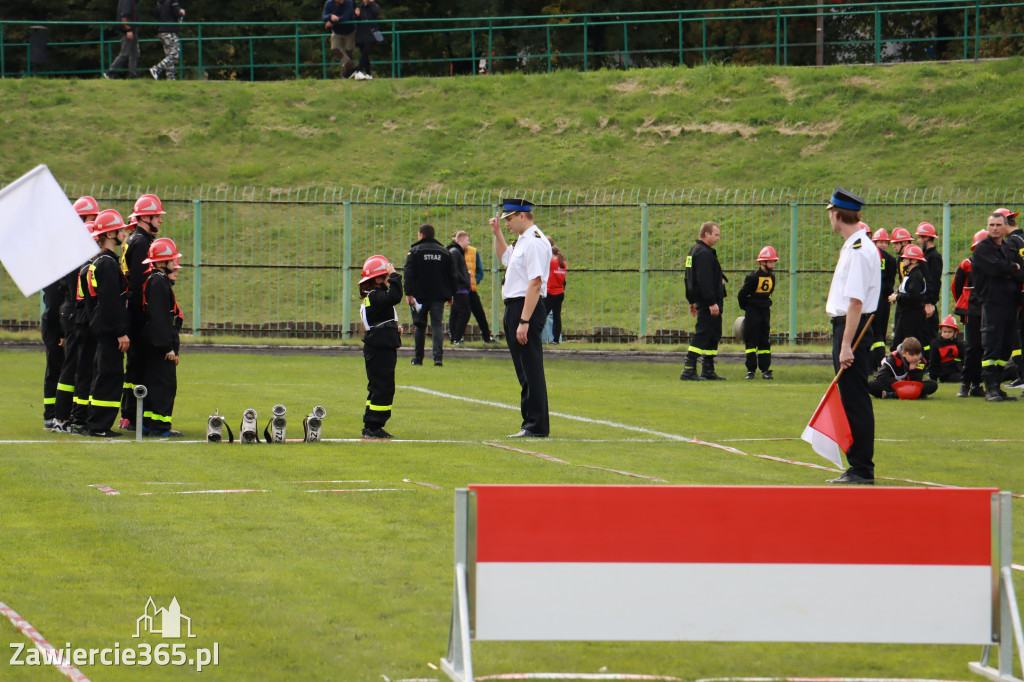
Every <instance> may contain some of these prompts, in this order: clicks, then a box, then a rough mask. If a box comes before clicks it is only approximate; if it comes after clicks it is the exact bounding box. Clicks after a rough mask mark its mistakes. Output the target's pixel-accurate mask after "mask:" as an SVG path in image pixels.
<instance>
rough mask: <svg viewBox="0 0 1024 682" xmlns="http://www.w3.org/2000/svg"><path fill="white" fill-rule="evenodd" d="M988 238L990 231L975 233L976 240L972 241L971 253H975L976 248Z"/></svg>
mask: <svg viewBox="0 0 1024 682" xmlns="http://www.w3.org/2000/svg"><path fill="white" fill-rule="evenodd" d="M987 238H988V230H978V231H977V232H975V233H974V239H973V240H972V241H971V251H974V247H975V246H977V245H978V244H980V243H982V242H983V241H985V239H987Z"/></svg>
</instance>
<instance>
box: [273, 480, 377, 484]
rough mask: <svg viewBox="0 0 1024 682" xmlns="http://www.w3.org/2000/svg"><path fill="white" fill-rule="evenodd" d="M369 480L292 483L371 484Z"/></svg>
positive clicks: (303, 482)
mask: <svg viewBox="0 0 1024 682" xmlns="http://www.w3.org/2000/svg"><path fill="white" fill-rule="evenodd" d="M369 482H370V481H369V479H363V480H358V481H291V483H301V484H307V483H369Z"/></svg>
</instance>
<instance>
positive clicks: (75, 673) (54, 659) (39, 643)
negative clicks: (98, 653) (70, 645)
mask: <svg viewBox="0 0 1024 682" xmlns="http://www.w3.org/2000/svg"><path fill="white" fill-rule="evenodd" d="M0 613H2V614H4V615H5V616H7V620H9V621H11V624H13V625H14V627H16V628H18V630H20V631H21V634H23V635H25V636H26V637H28V638H29V639H31V640H32V642H33V643H34V644H35V645H36V648H37V649H39V651H40V653H42V654H43V658H42V660H43V661H47V662H49V663H50V665H52V666H54V667H55V668H57V670H59V671H60V672H61V673H62V674H63V675H64V676H65V677H66V678H68V679H69V680H73V681H74V682H89V678H88V677H86V676H85V675H83V674H82V671H81V670H79V669H78V668H76V667H75V666H73V665H64V660H63V655H62V654H63V652H62V651H60V650H59V649H55V648H54V647H53V645H52V644H50V643H49V642H47V641H46V638H45V637H43V636H42V635H41V634H40V633H39V630H36V629H35V628H34V627H32V624H31V623H29V622H28V621H27V620H25V619H24V618H22V617H21V616H19V615H18V614H17V612H16V611H15V610H14V609H12V608H11V607H10V606H8V605H7V604H5V603H3V602H2V601H0Z"/></svg>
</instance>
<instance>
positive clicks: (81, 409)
mask: <svg viewBox="0 0 1024 682" xmlns="http://www.w3.org/2000/svg"><path fill="white" fill-rule="evenodd" d="M76 328H77V332H78V334H77V336H78V368H77V369H76V370H75V397H74V398H72V401H73V402H74V406H73V407H72V408H71V423H73V424H78V425H80V426H85V422H86V421H87V420H88V418H89V397H90V396H91V395H92V376H93V365H94V363H95V362H96V337H94V336H93V335H92V331H90V330H89V327H88V326H87V325H84V324H79V325H76Z"/></svg>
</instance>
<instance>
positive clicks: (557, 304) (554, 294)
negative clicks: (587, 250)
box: [544, 244, 568, 345]
mask: <svg viewBox="0 0 1024 682" xmlns="http://www.w3.org/2000/svg"><path fill="white" fill-rule="evenodd" d="M551 254H552V256H551V267H550V270H549V274H548V295H547V297H546V298H545V299H544V305H546V306H547V309H548V312H549V313H551V337H552V341H551V343H553V344H555V345H558V344H559V343H561V341H562V303H564V302H565V271H566V270H567V269H568V264H567V263H566V261H565V256H563V255H562V252H561V251H559V250H558V247H557V246H555V245H554V244H552V245H551Z"/></svg>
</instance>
